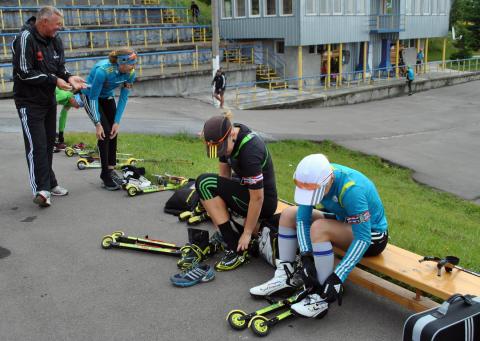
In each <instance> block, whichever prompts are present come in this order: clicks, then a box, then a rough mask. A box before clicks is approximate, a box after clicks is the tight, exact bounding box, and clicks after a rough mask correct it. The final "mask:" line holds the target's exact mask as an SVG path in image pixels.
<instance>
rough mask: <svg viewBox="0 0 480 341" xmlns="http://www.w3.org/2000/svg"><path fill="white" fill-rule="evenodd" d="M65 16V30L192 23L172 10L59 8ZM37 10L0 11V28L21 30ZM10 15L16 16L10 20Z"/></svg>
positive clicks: (186, 15)
mask: <svg viewBox="0 0 480 341" xmlns="http://www.w3.org/2000/svg"><path fill="white" fill-rule="evenodd" d="M58 8H59V9H61V10H62V11H63V12H64V25H65V26H74V27H77V26H78V27H82V26H118V25H151V24H175V23H189V21H190V19H191V16H190V10H189V9H188V8H186V7H172V6H135V7H132V6H101V7H98V6H97V7H91V6H66V7H58ZM38 9H39V8H38V7H25V6H24V7H14V6H2V7H0V27H1V28H2V29H3V30H4V29H18V28H19V27H21V26H22V25H23V23H24V22H25V20H26V19H28V18H29V17H30V16H31V15H34V14H35V13H36V12H37V10H38ZM7 12H8V13H10V12H13V13H15V16H11V15H10V17H9V20H7V15H6V14H7Z"/></svg>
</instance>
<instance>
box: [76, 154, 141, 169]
mask: <svg viewBox="0 0 480 341" xmlns="http://www.w3.org/2000/svg"><path fill="white" fill-rule="evenodd" d="M117 155H121V154H117ZM123 155H124V156H121V157H118V158H117V163H118V164H117V166H116V167H115V168H117V169H118V168H120V167H122V166H124V165H132V166H133V165H136V164H137V163H138V162H141V161H142V159H137V158H134V157H127V156H129V155H130V154H123ZM77 168H78V169H79V170H84V169H90V168H95V169H99V168H102V164H101V163H100V158H99V157H98V155H94V156H92V155H86V156H83V157H80V158H79V159H78V160H77Z"/></svg>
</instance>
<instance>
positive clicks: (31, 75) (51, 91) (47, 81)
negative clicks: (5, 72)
mask: <svg viewBox="0 0 480 341" xmlns="http://www.w3.org/2000/svg"><path fill="white" fill-rule="evenodd" d="M12 52H13V82H14V83H13V97H14V99H15V103H16V105H17V106H21V105H26V104H29V105H35V106H50V105H55V103H56V101H55V86H56V84H57V77H59V78H62V79H64V80H65V81H68V77H70V76H71V74H70V73H69V72H68V71H67V70H66V69H65V55H64V52H63V43H62V40H61V39H60V37H59V36H58V35H57V36H56V37H55V38H44V37H42V36H41V35H40V34H39V33H38V31H37V29H36V28H35V17H31V18H30V19H28V21H27V22H26V23H25V25H24V26H23V27H22V30H21V31H20V33H19V34H18V35H17V36H16V37H15V39H14V41H13V43H12Z"/></svg>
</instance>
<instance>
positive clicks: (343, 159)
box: [67, 133, 480, 271]
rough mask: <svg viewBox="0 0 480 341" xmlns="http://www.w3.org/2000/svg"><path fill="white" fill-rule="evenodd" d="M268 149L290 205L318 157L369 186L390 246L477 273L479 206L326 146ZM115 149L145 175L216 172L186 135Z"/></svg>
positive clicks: (124, 142)
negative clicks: (297, 182)
mask: <svg viewBox="0 0 480 341" xmlns="http://www.w3.org/2000/svg"><path fill="white" fill-rule="evenodd" d="M79 141H84V142H87V143H89V144H90V145H92V144H93V143H94V142H95V137H94V134H92V133H91V134H86V133H68V134H67V142H68V143H69V144H71V143H77V142H79ZM268 146H269V149H270V151H271V154H272V157H273V160H274V164H275V172H276V180H277V188H278V192H279V196H280V197H281V198H282V199H286V200H288V201H293V190H294V185H293V181H292V175H293V172H294V170H295V167H296V165H297V163H298V162H299V161H300V160H301V159H302V158H303V157H304V156H306V155H308V154H312V153H324V154H325V155H327V156H328V157H329V159H330V161H331V162H334V163H339V164H342V165H345V166H349V167H352V168H355V169H357V170H359V171H361V172H362V173H364V174H365V175H367V176H368V177H369V178H370V179H372V180H373V181H374V183H375V184H376V186H377V189H378V191H379V193H380V196H381V198H382V201H383V203H384V206H385V210H386V214H387V219H388V222H389V226H390V227H389V232H390V237H391V243H392V244H395V245H397V246H399V247H402V248H405V249H408V250H411V251H413V252H415V253H418V254H419V255H433V256H440V257H443V256H447V255H454V256H457V257H460V260H461V261H460V265H462V266H464V267H467V268H471V269H473V270H475V271H480V252H479V250H480V229H479V223H478V222H479V221H480V206H478V205H475V204H473V203H471V202H469V201H466V200H462V199H460V198H458V197H456V196H454V195H451V194H448V193H445V192H442V191H439V190H435V189H432V188H430V187H428V186H425V185H421V184H418V183H416V182H415V181H414V180H413V179H412V172H411V171H410V170H408V169H404V168H401V167H397V166H394V165H392V164H390V163H388V162H385V161H383V160H382V159H380V158H378V157H375V156H368V155H365V154H362V153H358V152H354V151H350V150H347V149H345V148H343V147H340V146H338V145H336V144H334V143H332V142H328V141H327V142H323V143H313V142H308V141H282V142H275V143H270V144H269V145H268ZM118 150H119V152H123V153H132V154H133V156H135V157H137V158H144V159H150V160H151V159H155V160H158V162H146V163H145V164H144V166H145V168H146V169H147V171H148V173H149V174H152V173H165V172H166V173H170V174H174V175H182V176H188V177H196V176H198V175H199V174H201V173H205V172H217V169H218V162H217V161H216V160H211V159H208V158H207V157H206V153H205V146H204V144H203V143H202V142H201V141H200V140H199V139H198V138H193V137H190V136H188V135H187V134H178V135H175V136H171V137H165V136H158V135H140V134H121V136H120V138H119V147H118ZM185 160H187V161H191V162H193V164H191V163H190V164H188V163H185Z"/></svg>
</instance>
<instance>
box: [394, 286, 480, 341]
mask: <svg viewBox="0 0 480 341" xmlns="http://www.w3.org/2000/svg"><path fill="white" fill-rule="evenodd" d="M433 340H435V341H447V340H448V341H456V340H465V341H480V297H475V296H471V295H465V296H462V295H460V294H455V295H453V296H451V297H450V298H449V299H448V300H447V301H445V302H443V304H442V305H441V306H440V307H438V308H433V309H429V310H426V311H424V312H421V313H418V314H414V315H412V316H410V317H409V318H408V319H407V321H406V322H405V325H404V326H403V341H433Z"/></svg>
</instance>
